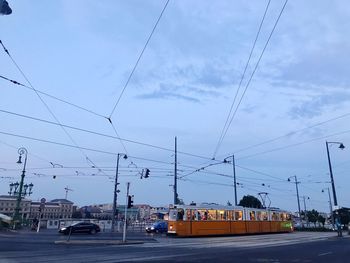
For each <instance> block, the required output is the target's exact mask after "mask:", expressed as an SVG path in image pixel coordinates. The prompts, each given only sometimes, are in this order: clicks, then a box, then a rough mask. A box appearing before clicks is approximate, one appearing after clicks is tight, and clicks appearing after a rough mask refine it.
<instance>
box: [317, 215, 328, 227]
mask: <svg viewBox="0 0 350 263" xmlns="http://www.w3.org/2000/svg"><path fill="white" fill-rule="evenodd" d="M317 221H318V222H319V223H321V224H322V226H323V227H324V223H325V222H326V218H324V217H323V216H322V215H318V217H317Z"/></svg>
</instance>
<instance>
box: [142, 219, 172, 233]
mask: <svg viewBox="0 0 350 263" xmlns="http://www.w3.org/2000/svg"><path fill="white" fill-rule="evenodd" d="M146 232H147V233H154V232H155V233H166V232H168V223H167V222H165V221H159V222H155V223H153V224H152V225H151V226H148V227H146Z"/></svg>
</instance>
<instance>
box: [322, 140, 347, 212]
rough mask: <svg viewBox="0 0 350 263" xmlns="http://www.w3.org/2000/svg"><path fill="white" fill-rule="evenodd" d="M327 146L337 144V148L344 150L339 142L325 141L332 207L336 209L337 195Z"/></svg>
mask: <svg viewBox="0 0 350 263" xmlns="http://www.w3.org/2000/svg"><path fill="white" fill-rule="evenodd" d="M328 144H339V148H340V149H341V150H343V149H344V148H345V146H344V144H343V143H341V142H327V141H326V148H327V157H328V166H329V174H330V176H331V183H332V190H333V200H334V207H335V208H336V209H337V207H338V201H337V194H336V192H335V186H334V178H333V171H332V164H331V158H330V157H329V148H328Z"/></svg>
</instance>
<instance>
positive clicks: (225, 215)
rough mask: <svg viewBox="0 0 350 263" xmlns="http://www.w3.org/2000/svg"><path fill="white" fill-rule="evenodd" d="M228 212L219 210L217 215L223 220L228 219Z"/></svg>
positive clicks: (218, 218)
mask: <svg viewBox="0 0 350 263" xmlns="http://www.w3.org/2000/svg"><path fill="white" fill-rule="evenodd" d="M227 212H228V211H225V210H217V215H216V218H217V220H222V221H224V220H226V217H227Z"/></svg>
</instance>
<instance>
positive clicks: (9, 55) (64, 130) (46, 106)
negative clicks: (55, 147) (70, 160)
mask: <svg viewBox="0 0 350 263" xmlns="http://www.w3.org/2000/svg"><path fill="white" fill-rule="evenodd" d="M0 44H1V46H2V47H3V49H4V51H5V53H6V54H7V55H8V57H9V58H10V59H11V61H12V62H13V64H14V65H15V66H16V68H17V69H18V71H19V72H20V73H21V75H22V76H23V78H24V79H25V80H26V81H27V83H28V84H29V86H30V87H31V88H32V90H34V91H35V94H36V95H37V96H38V98H39V99H40V101H41V102H42V103H43V104H44V106H45V108H46V109H47V111H48V112H49V113H50V114H51V116H52V117H53V118H54V119H55V120H56V122H57V123H58V124H59V126H60V127H61V128H62V130H63V132H64V133H65V134H66V135H67V137H68V138H69V139H70V141H71V142H72V143H73V144H74V145H75V146H77V148H78V150H79V151H80V153H81V154H82V155H83V156H84V157H85V158H86V159H89V160H90V162H91V163H94V162H93V161H92V160H91V159H90V158H89V157H88V156H87V155H86V154H85V153H84V151H83V150H82V149H81V148H80V147H79V146H78V144H77V143H76V141H75V140H74V139H73V137H72V136H71V135H70V134H69V133H68V132H67V130H66V129H65V128H64V127H63V126H62V125H61V123H60V121H59V120H58V118H57V116H56V115H55V114H54V113H53V111H52V110H51V108H50V107H49V105H48V104H47V103H46V102H45V101H44V99H43V98H42V97H41V95H40V94H39V92H38V91H37V90H36V89H35V88H34V86H33V85H32V83H31V82H30V80H29V79H28V78H27V76H26V74H24V72H23V70H22V69H21V68H20V67H19V65H18V64H17V62H16V61H15V60H14V58H13V57H12V56H11V54H10V52H9V51H8V49H7V48H6V47H5V45H4V44H3V42H2V41H1V40H0ZM94 166H95V167H98V166H97V165H96V164H95V163H94Z"/></svg>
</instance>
